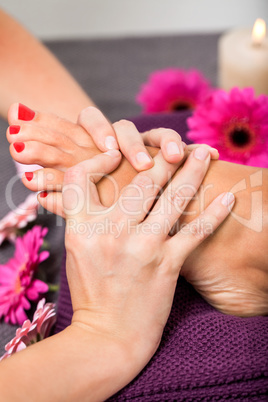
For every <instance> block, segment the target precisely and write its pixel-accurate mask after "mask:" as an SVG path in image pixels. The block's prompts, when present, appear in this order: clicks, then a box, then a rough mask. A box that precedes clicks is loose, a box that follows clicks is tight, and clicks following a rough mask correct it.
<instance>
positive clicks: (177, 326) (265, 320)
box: [56, 112, 268, 402]
mask: <svg viewBox="0 0 268 402" xmlns="http://www.w3.org/2000/svg"><path fill="white" fill-rule="evenodd" d="M188 116H189V112H188V113H187V112H184V113H179V112H178V113H174V114H168V115H167V114H161V115H153V116H141V117H137V118H133V119H132V120H133V121H134V123H135V124H136V125H137V127H138V129H139V130H140V131H145V130H148V129H150V128H155V127H170V128H173V129H175V130H176V131H178V132H179V134H180V135H181V136H182V137H183V139H184V140H185V133H186V131H187V126H186V117H188ZM186 142H187V141H186ZM71 317H72V305H71V300H70V293H69V288H68V283H67V279H66V273H65V260H64V261H63V264H62V270H61V286H60V294H59V301H58V319H57V324H56V332H60V331H61V330H63V329H64V328H65V327H66V326H67V325H69V324H70V322H71ZM267 395H268V317H251V318H239V317H233V316H228V315H224V314H222V313H219V312H218V311H216V310H215V309H214V308H212V307H211V306H210V305H209V304H207V303H206V302H205V301H204V300H203V299H202V298H201V296H199V294H198V293H197V292H195V290H194V289H193V288H192V287H191V286H190V285H189V284H188V283H187V282H186V281H185V280H184V279H183V278H180V279H179V281H178V285H177V289H176V293H175V296H174V302H173V307H172V310H171V314H170V317H169V319H168V322H167V325H166V327H165V331H164V334H163V338H162V341H161V344H160V347H159V349H158V351H157V352H156V354H155V355H154V357H153V358H152V360H151V361H150V362H149V364H148V365H147V366H146V367H145V368H144V370H143V371H142V372H141V373H140V374H139V375H138V376H137V377H136V378H135V379H134V380H133V381H132V382H131V383H130V384H129V385H128V386H126V387H125V388H124V389H123V390H121V391H120V392H118V393H117V394H116V395H114V396H113V397H112V398H110V400H111V401H126V400H135V401H148V402H149V401H150V402H151V401H216V400H247V401H248V400H250V401H267V400H268V399H267Z"/></svg>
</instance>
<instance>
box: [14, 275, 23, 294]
mask: <svg viewBox="0 0 268 402" xmlns="http://www.w3.org/2000/svg"><path fill="white" fill-rule="evenodd" d="M21 289H22V286H21V281H20V276H19V275H18V276H17V278H16V281H15V289H14V290H15V293H16V294H19V293H20V292H21Z"/></svg>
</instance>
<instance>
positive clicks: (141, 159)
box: [136, 152, 151, 165]
mask: <svg viewBox="0 0 268 402" xmlns="http://www.w3.org/2000/svg"><path fill="white" fill-rule="evenodd" d="M136 159H137V161H138V163H140V164H141V165H144V164H145V163H151V158H149V156H148V155H147V154H146V153H145V152H138V153H137V155H136Z"/></svg>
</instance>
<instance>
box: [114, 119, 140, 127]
mask: <svg viewBox="0 0 268 402" xmlns="http://www.w3.org/2000/svg"><path fill="white" fill-rule="evenodd" d="M114 126H115V127H118V126H119V127H121V128H131V127H135V124H134V123H132V121H129V120H126V119H121V120H119V121H118V122H116V123H114Z"/></svg>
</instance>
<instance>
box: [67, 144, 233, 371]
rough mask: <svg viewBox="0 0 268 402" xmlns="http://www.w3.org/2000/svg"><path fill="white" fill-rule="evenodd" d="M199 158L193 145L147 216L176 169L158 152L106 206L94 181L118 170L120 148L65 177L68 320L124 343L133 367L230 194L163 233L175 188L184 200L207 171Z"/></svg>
mask: <svg viewBox="0 0 268 402" xmlns="http://www.w3.org/2000/svg"><path fill="white" fill-rule="evenodd" d="M202 155H203V150H202V149H200V148H198V149H197V150H195V151H194V152H192V153H191V155H190V156H189V158H188V159H187V161H186V163H185V165H184V166H183V168H182V170H181V171H180V172H179V174H177V175H176V176H175V177H174V178H173V180H172V182H171V183H169V184H168V185H167V187H166V189H165V190H164V193H163V194H162V195H161V196H160V198H158V201H157V202H156V204H155V205H154V207H153V209H152V211H151V213H150V215H148V212H149V210H150V209H151V207H152V205H153V203H154V200H155V197H156V195H157V194H158V192H159V189H161V188H162V187H163V186H164V185H165V184H166V183H167V181H168V179H169V178H170V176H171V175H172V174H173V173H174V172H175V170H176V168H177V166H176V165H174V164H169V163H168V162H166V161H165V159H164V158H163V156H162V153H161V151H160V152H159V153H158V154H157V155H156V156H155V158H154V166H153V167H152V168H151V169H149V170H147V171H145V172H141V173H139V174H138V175H137V176H136V177H135V178H134V179H133V180H132V183H131V184H129V185H128V186H127V187H126V188H125V189H124V191H123V193H122V194H121V195H120V197H119V199H118V201H117V202H116V203H115V204H113V205H112V206H111V207H110V208H106V207H104V206H103V205H102V204H101V202H100V199H99V196H98V191H97V188H96V183H97V182H98V181H99V180H100V179H101V178H102V176H103V175H107V174H109V173H110V172H112V171H113V170H114V169H115V168H116V167H117V165H118V164H119V162H120V159H121V154H120V152H119V151H116V150H112V151H108V152H106V153H105V154H101V155H98V156H95V157H94V158H92V159H90V160H87V161H84V162H81V163H80V164H78V165H76V166H74V167H72V168H70V169H68V170H67V171H66V173H65V176H64V185H63V192H62V194H63V207H64V211H65V216H66V236H65V244H66V250H67V265H66V269H67V278H68V282H69V286H70V292H71V298H72V304H73V310H74V315H73V320H72V325H77V326H83V327H85V328H88V329H89V330H90V331H93V332H94V333H96V334H99V336H100V337H101V338H103V339H107V340H108V341H109V340H110V341H111V342H116V343H118V344H120V345H121V346H122V347H124V348H126V349H127V350H128V351H129V356H135V358H134V360H135V370H137V372H138V371H139V370H140V369H141V368H142V367H144V365H145V364H146V363H147V362H148V360H149V359H150V358H151V357H152V355H153V354H154V352H155V350H156V349H157V347H158V345H159V342H160V339H161V336H162V332H163V329H164V326H165V324H166V321H167V319H168V316H169V313H170V309H171V304H172V300H173V296H174V291H175V287H176V284H177V279H178V276H179V273H180V269H181V266H182V265H183V263H184V260H185V259H186V258H187V256H188V255H189V254H190V253H191V252H192V251H193V250H194V249H195V248H196V247H197V246H198V245H199V244H200V243H201V242H202V241H203V240H204V239H205V238H206V237H207V236H208V235H209V234H210V233H211V232H212V231H213V230H215V229H216V228H217V227H218V226H219V225H220V223H221V222H222V221H223V220H224V219H225V218H226V216H227V215H228V213H229V211H230V208H231V207H232V205H233V203H234V202H233V199H232V197H231V196H230V195H229V194H221V195H220V196H219V197H217V198H216V199H215V200H214V201H213V202H212V203H211V204H210V205H209V206H208V208H207V209H206V210H205V211H204V213H203V214H202V215H200V216H199V217H198V218H197V219H195V220H194V221H193V222H191V223H190V224H189V225H188V226H187V227H185V228H184V230H183V231H181V232H178V233H177V234H176V235H175V236H173V237H170V236H169V235H168V233H169V231H170V227H172V226H173V224H174V223H175V222H176V221H177V219H178V218H179V217H180V215H181V213H182V212H183V210H184V208H185V206H186V204H187V202H186V203H185V199H184V197H183V196H182V193H181V189H182V188H183V186H184V185H185V184H187V185H189V184H190V186H191V190H190V191H189V193H188V202H189V200H190V199H191V198H192V197H193V196H194V193H195V190H194V189H196V190H197V189H198V187H199V185H200V184H201V182H202V180H203V178H204V176H205V174H206V172H207V169H208V167H209V163H210V156H209V154H207V156H206V158H205V159H203V158H202ZM187 188H188V189H189V187H187ZM228 201H229V205H228ZM130 358H131V357H130ZM131 359H132V358H131Z"/></svg>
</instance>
